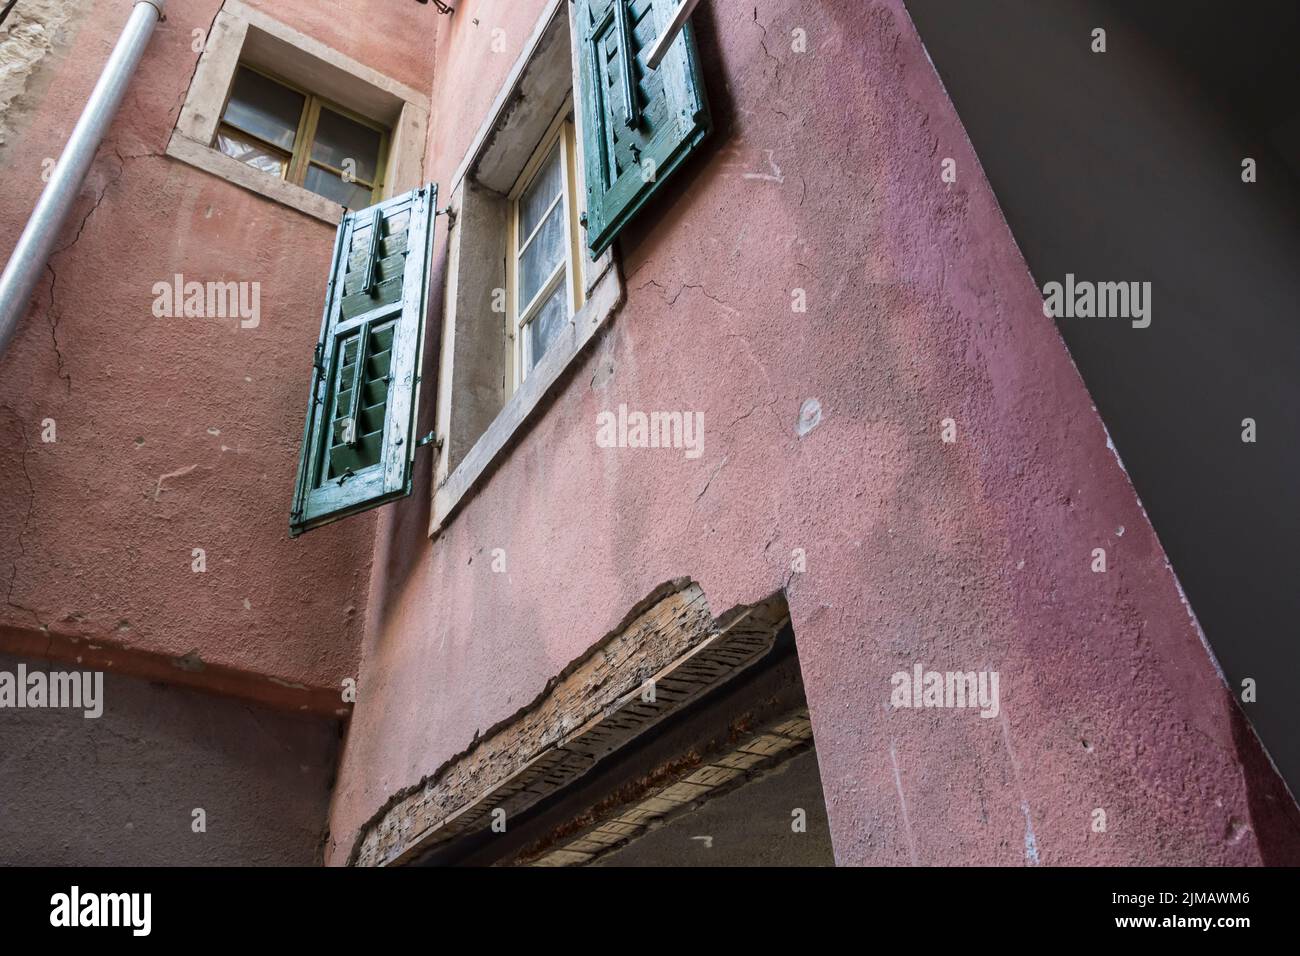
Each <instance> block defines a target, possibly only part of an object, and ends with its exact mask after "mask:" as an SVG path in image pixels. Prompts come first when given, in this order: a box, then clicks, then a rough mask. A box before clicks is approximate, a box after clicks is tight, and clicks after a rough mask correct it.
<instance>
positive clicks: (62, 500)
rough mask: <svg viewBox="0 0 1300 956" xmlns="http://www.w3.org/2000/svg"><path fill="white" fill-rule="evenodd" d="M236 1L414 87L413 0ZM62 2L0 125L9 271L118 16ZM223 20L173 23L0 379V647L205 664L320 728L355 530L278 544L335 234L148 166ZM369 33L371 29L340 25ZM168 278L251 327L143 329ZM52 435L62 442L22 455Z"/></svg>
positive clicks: (186, 10)
mask: <svg viewBox="0 0 1300 956" xmlns="http://www.w3.org/2000/svg"><path fill="white" fill-rule="evenodd" d="M252 5H253V6H255V7H261V8H265V9H267V10H268V12H272V13H273V14H274V16H275V17H276V18H277V19H279V20H281V21H283V22H285V23H287V24H289V25H290V26H293V27H295V28H297V29H300V30H302V31H303V32H307V33H310V34H312V35H313V36H316V37H318V38H319V39H320V40H322V41H323V42H325V43H328V44H329V45H330V46H332V47H334V48H336V49H338V50H339V51H340V52H342V53H344V54H346V55H348V56H351V57H353V58H355V59H358V60H360V61H362V62H364V63H367V64H368V65H371V66H373V67H374V68H375V69H379V70H382V71H384V72H387V73H390V74H392V75H393V76H394V77H395V78H396V79H399V80H402V81H404V82H408V83H410V84H413V85H416V86H420V87H425V86H427V85H428V82H429V76H430V70H431V66H432V49H431V47H430V45H429V43H428V42H427V39H428V38H427V36H422V35H421V31H422V30H427V29H428V28H429V24H430V18H429V17H427V16H423V15H422V13H423V11H422V10H420V9H418V5H417V4H413V3H412V4H405V3H402V4H374V3H359V4H352V5H351V6H352V7H354V8H355V9H353V10H350V11H349V10H346V9H343V8H337V9H334V10H333V11H332V12H330V11H326V10H324V9H323V8H322V7H321V5H320V4H317V3H313V2H309V0H293V2H285V0H279V2H276V3H269V2H267V0H257V2H256V3H253V4H252ZM69 6H70V7H72V8H74V10H75V13H74V16H73V18H72V19H71V20H70V21H69V22H68V23H67V24H66V25H65V27H64V30H63V42H62V43H60V44H59V45H57V46H56V48H55V50H54V51H53V52H52V53H51V54H50V56H49V58H47V60H48V61H47V62H43V63H42V64H41V65H40V67H39V71H40V72H39V73H38V75H37V80H39V82H35V83H32V84H29V87H28V91H27V93H25V94H24V98H23V99H21V100H19V101H18V104H17V105H16V106H15V107H13V108H11V111H10V115H9V117H8V120H7V121H8V125H9V126H10V127H16V128H17V130H18V132H17V133H16V134H11V135H10V136H9V137H8V141H7V142H6V143H5V145H4V149H3V154H2V156H3V159H2V161H3V163H4V168H5V169H6V170H7V171H8V176H7V177H6V179H7V181H8V183H9V188H7V189H6V190H5V191H4V195H3V196H0V218H2V219H3V222H5V223H6V229H5V230H4V233H5V236H6V237H7V238H6V246H5V254H6V255H7V254H8V248H9V245H10V244H12V242H13V241H14V240H15V239H16V238H17V235H18V232H19V231H20V230H21V227H22V224H23V222H24V221H25V219H26V217H27V215H28V213H29V212H30V211H31V208H32V206H33V204H34V203H35V200H36V197H37V195H38V194H39V193H40V190H41V187H42V185H43V183H42V178H41V177H42V173H43V172H44V171H45V169H46V167H45V166H44V165H43V161H44V160H45V158H46V157H56V156H58V154H59V151H60V149H61V148H62V145H63V143H64V141H65V140H66V138H67V135H68V133H69V131H70V130H71V127H72V124H73V122H74V121H75V120H76V117H77V114H78V113H79V112H80V109H81V105H82V104H83V103H84V102H85V99H86V97H87V95H88V94H89V92H90V89H91V87H92V86H93V85H94V82H95V79H96V77H97V75H98V71H99V68H100V66H101V65H102V63H103V61H104V59H105V57H106V56H107V54H108V51H109V50H110V49H111V47H112V44H113V42H114V41H115V40H116V38H117V34H118V32H119V31H120V30H121V27H122V23H123V22H124V21H125V18H126V15H127V13H128V12H129V10H130V8H131V3H129V2H126V0H112V2H84V3H77V2H70V4H69ZM220 7H221V4H220V2H219V0H172V2H170V3H169V4H168V5H167V19H166V21H165V22H163V23H162V24H160V26H159V27H158V29H157V31H156V32H155V35H154V37H153V39H152V40H151V42H150V46H149V49H148V51H147V53H146V55H145V58H144V61H143V62H142V64H141V66H140V70H139V72H138V74H137V76H136V78H135V80H134V81H133V82H132V84H131V87H130V89H129V91H128V93H127V97H126V100H125V102H124V103H123V105H122V109H121V111H120V113H119V115H118V118H117V120H116V121H115V122H114V124H113V127H112V129H111V130H110V132H109V135H108V138H107V140H106V142H105V143H104V145H103V147H102V148H101V149H100V152H99V155H98V157H97V159H96V161H95V165H94V167H93V169H92V171H91V173H90V176H89V177H88V179H87V182H86V183H85V186H84V188H83V190H82V195H81V198H80V200H79V202H78V206H77V208H76V210H75V212H74V216H73V220H74V221H73V222H72V223H71V224H70V225H69V228H68V229H67V230H66V236H65V237H64V238H63V239H62V240H61V241H60V243H59V246H58V252H57V253H56V254H55V255H54V257H53V258H52V260H51V262H50V268H49V270H48V271H49V277H48V279H47V280H46V281H45V282H44V283H43V284H42V286H41V288H40V289H39V290H38V292H37V294H36V296H35V297H34V306H33V310H32V313H31V314H30V315H29V317H28V320H27V322H26V323H25V324H24V326H23V327H22V328H21V329H20V331H19V333H18V337H17V338H16V340H15V341H14V343H13V345H12V347H11V348H10V350H9V352H8V353H7V354H6V355H5V356H4V358H3V364H2V365H0V390H2V391H3V397H2V398H0V407H3V408H4V409H5V413H4V424H3V428H4V430H5V435H6V443H7V447H8V448H10V449H11V450H12V451H13V453H12V454H8V455H5V456H4V459H3V463H2V464H0V468H3V480H4V484H5V487H6V488H9V489H11V492H10V494H9V495H7V496H6V499H5V506H4V508H3V510H2V511H0V541H2V542H3V544H2V545H0V548H3V556H2V557H0V567H3V568H4V570H5V573H4V580H5V583H6V586H7V587H8V601H7V606H6V608H5V609H4V612H3V626H4V629H5V631H6V634H7V637H6V646H7V647H10V648H11V649H14V650H21V651H24V652H27V653H36V654H45V653H47V652H48V653H51V654H56V655H59V656H61V657H65V658H66V657H70V656H81V657H86V656H87V655H90V656H91V657H92V659H93V655H94V654H95V653H96V652H95V651H93V650H90V649H89V645H92V644H93V645H95V646H96V647H100V648H104V649H106V650H105V651H104V655H103V657H102V660H103V663H104V664H105V666H109V667H112V668H123V669H126V670H128V671H136V672H143V673H146V674H148V675H150V676H164V677H167V678H169V679H170V678H184V677H185V675H186V674H187V673H191V674H192V673H194V671H193V669H194V668H196V667H199V666H203V667H206V668H210V669H211V670H212V671H214V672H216V673H220V674H221V675H222V676H221V677H220V678H219V679H220V680H221V681H222V684H221V686H222V687H228V688H230V689H237V690H238V692H240V693H242V694H246V695H249V696H253V697H256V698H262V699H274V700H280V701H283V702H284V703H286V704H289V705H290V706H294V707H297V706H300V705H302V704H307V705H308V706H310V707H311V709H314V710H321V711H325V712H329V711H330V710H332V709H333V708H334V706H335V705H336V704H337V703H338V698H339V691H338V688H339V686H340V681H341V680H342V679H344V678H345V677H348V676H351V675H353V674H355V672H356V664H357V648H358V644H359V639H360V632H361V622H362V620H363V615H364V609H365V600H366V580H367V575H368V570H369V568H368V561H369V557H368V551H369V540H370V528H369V527H368V525H369V523H370V519H369V518H368V517H362V518H360V519H358V520H354V521H352V522H349V523H348V524H346V525H339V526H336V527H334V528H330V529H328V530H325V531H322V532H321V533H320V534H319V535H314V536H312V537H311V538H308V539H305V540H303V541H295V542H291V541H290V540H289V538H288V535H287V534H286V533H285V514H286V508H287V501H288V498H287V497H286V494H287V491H286V489H289V488H291V487H292V483H293V472H294V467H295V464H296V456H297V445H298V442H299V440H300V438H301V435H302V415H303V408H302V406H303V401H304V396H305V394H306V384H305V379H304V372H303V369H304V368H307V369H310V362H311V358H310V355H311V348H312V345H313V343H314V342H315V338H316V332H317V328H318V326H319V321H320V307H321V301H322V299H323V295H324V279H323V277H324V276H325V273H326V272H327V270H328V268H329V257H330V248H331V244H332V241H333V229H332V228H331V227H330V226H329V225H328V224H326V223H322V222H319V221H317V220H314V219H311V218H309V217H307V216H304V215H302V214H301V213H298V212H295V211H294V210H291V209H287V208H285V207H282V206H280V205H278V204H276V203H272V202H268V201H266V200H265V199H263V198H262V197H260V196H257V195H254V194H252V193H249V192H246V191H244V190H242V189H240V188H238V187H237V186H235V185H233V184H231V183H228V182H226V181H224V180H221V179H218V178H216V177H214V176H211V175H209V174H207V173H204V172H201V171H200V170H197V169H194V168H193V167H190V166H188V165H185V164H183V163H178V162H176V161H175V160H174V159H171V158H169V157H167V156H165V155H163V151H164V149H165V147H166V144H167V140H168V137H169V136H170V135H171V131H172V127H173V126H174V125H175V122H176V118H177V115H178V113H179V111H180V109H181V105H182V103H183V101H184V99H185V96H186V92H187V90H188V88H189V84H190V79H191V77H192V76H193V74H194V67H195V62H196V60H197V59H198V52H197V51H196V50H195V49H193V45H194V43H195V37H194V31H198V32H199V34H200V36H202V35H203V34H205V33H206V32H207V30H208V28H209V26H210V25H211V23H212V21H213V18H214V17H215V16H216V13H217V11H218V10H219V9H220ZM19 13H21V11H19ZM16 15H17V14H16ZM361 16H364V17H365V18H366V20H367V22H368V24H369V26H368V28H367V29H364V30H361V29H355V28H352V27H351V26H350V24H353V23H354V22H355V19H356V18H357V17H361ZM176 273H180V274H182V275H184V276H185V277H186V278H187V279H197V280H199V281H209V280H232V281H248V282H252V281H257V282H260V283H261V311H262V315H261V321H260V324H259V325H258V326H257V327H256V328H248V329H241V328H238V327H237V324H236V323H235V322H233V321H221V320H214V319H195V318H184V317H178V318H155V317H154V315H153V313H152V311H151V308H152V305H153V301H154V292H153V285H154V283H155V282H159V281H165V282H170V281H171V280H172V276H173V275H175V274H176ZM47 418H49V419H53V420H54V422H55V426H56V435H57V441H56V442H54V443H43V442H42V441H41V439H40V433H41V430H42V422H43V420H45V419H47ZM195 548H202V549H204V551H205V553H206V562H207V568H208V570H207V571H206V572H204V573H202V574H199V573H194V572H192V571H191V564H192V561H193V558H192V553H193V549H195ZM304 582H310V586H304ZM108 649H112V650H111V652H110V651H109V650H108ZM182 658H185V659H186V660H185V661H184V662H183V663H184V667H185V668H189V670H188V671H187V670H183V669H181V668H180V667H179V666H178V665H177V662H179V661H181V659H182ZM110 661H111V662H112V663H111V664H110V663H109V662H110ZM199 661H201V663H199ZM209 679H210V678H202V680H203V682H206V681H207V680H209Z"/></svg>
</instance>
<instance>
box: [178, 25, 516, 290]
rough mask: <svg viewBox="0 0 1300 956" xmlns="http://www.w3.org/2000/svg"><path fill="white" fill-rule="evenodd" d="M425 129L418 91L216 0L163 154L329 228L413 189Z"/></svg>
mask: <svg viewBox="0 0 1300 956" xmlns="http://www.w3.org/2000/svg"><path fill="white" fill-rule="evenodd" d="M263 5H265V4H263ZM353 42H358V41H356V40H355V38H353V39H351V40H349V41H348V43H349V45H351V44H352V43H353ZM428 125H429V98H428V96H427V95H425V94H424V93H422V92H420V91H419V90H415V89H412V88H411V87H409V86H406V85H405V84H403V83H400V82H398V81H397V80H394V79H393V78H392V77H389V76H385V75H384V74H382V73H380V72H379V71H378V70H375V69H373V68H371V67H369V66H367V65H365V64H364V63H360V62H358V61H356V60H353V59H352V58H350V57H348V56H347V55H345V54H344V53H343V52H342V51H340V50H337V49H334V48H332V47H329V46H327V45H326V44H324V43H322V42H321V41H319V40H317V39H315V38H313V37H310V36H307V35H306V34H303V33H301V32H299V31H298V30H295V29H293V28H292V27H289V26H287V25H285V24H283V23H281V22H279V21H278V20H276V19H274V18H273V17H271V16H269V15H268V14H267V13H265V12H263V11H262V10H258V9H255V8H253V7H251V6H249V5H248V4H246V3H243V2H242V0H222V3H221V9H220V10H219V11H218V12H217V16H216V19H215V20H213V22H212V27H211V29H209V30H208V36H207V40H206V42H205V43H204V45H203V52H202V54H201V55H200V56H199V62H198V65H197V67H196V68H195V70H194V76H193V78H192V79H191V80H190V85H189V89H188V90H187V91H186V95H185V103H184V105H183V106H182V107H181V111H180V114H179V115H178V116H177V118H176V126H175V128H174V129H173V130H172V134H171V138H170V139H169V140H168V142H167V155H168V156H170V157H171V158H173V159H176V160H179V161H180V162H183V163H188V164H189V165H191V166H194V167H195V168H197V169H201V170H203V171H204V172H206V173H209V174H211V175H213V176H216V177H218V178H219V179H224V180H225V181H226V182H228V183H231V184H232V185H235V186H238V187H240V188H241V189H246V190H248V191H249V192H252V193H256V194H257V195H259V196H262V197H263V198H265V199H269V200H271V201H272V202H275V203H278V204H280V205H282V206H287V207H289V208H290V209H296V210H298V211H299V212H301V213H304V214H305V215H308V216H311V217H313V218H315V219H319V220H321V221H322V222H327V223H330V224H331V225H334V226H337V225H338V223H339V221H340V220H341V219H342V217H343V214H344V212H345V211H346V209H348V208H352V209H357V208H361V207H365V206H368V205H370V204H371V203H374V202H379V201H381V200H383V199H384V197H386V196H396V195H400V194H401V193H404V192H407V191H409V190H411V189H415V188H417V187H418V186H419V185H420V184H421V183H422V182H424V147H425V143H426V142H427V139H428V136H427V133H428ZM345 173H348V174H350V178H352V179H354V181H353V182H346V181H345V175H344V174H345ZM502 285H503V286H504V283H502Z"/></svg>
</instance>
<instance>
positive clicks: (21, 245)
mask: <svg viewBox="0 0 1300 956" xmlns="http://www.w3.org/2000/svg"><path fill="white" fill-rule="evenodd" d="M165 2H166V0H139V2H138V3H136V5H135V6H134V7H133V8H132V9H131V16H130V17H129V18H128V19H127V21H126V26H124V27H123V28H122V34H121V36H119V37H118V38H117V45H116V46H114V47H113V52H112V53H111V54H110V55H109V57H108V62H107V63H105V64H104V70H103V72H102V73H100V74H99V80H98V81H97V82H96V83H95V88H94V89H93V90H92V91H91V93H90V98H89V99H88V100H86V106H85V109H83V110H82V111H81V118H80V119H78V120H77V125H76V126H74V127H73V128H72V135H71V136H69V137H68V143H67V145H66V146H64V147H63V153H62V155H60V156H59V161H58V163H56V164H55V166H54V171H53V173H51V175H50V181H49V182H48V183H46V184H45V189H44V191H43V192H42V193H41V198H40V199H38V200H37V201H36V208H35V209H33V210H32V214H31V217H30V218H29V219H28V220H27V226H26V228H24V229H23V234H22V235H21V236H20V237H19V238H18V244H17V245H16V246H14V251H13V253H12V254H11V255H10V256H9V264H8V265H6V266H5V271H4V274H3V275H0V355H3V354H4V351H5V349H7V348H8V347H9V341H10V340H11V339H12V338H13V336H14V332H15V331H17V329H18V323H19V322H21V321H22V318H23V316H24V315H26V314H27V306H28V303H29V300H30V299H31V295H32V290H34V289H35V288H36V284H37V283H38V282H39V281H40V278H41V273H42V272H43V271H44V269H45V263H46V262H47V261H48V260H49V258H50V253H51V252H52V251H53V249H54V243H55V240H57V239H58V237H59V232H60V230H61V228H62V226H63V222H64V220H65V219H67V217H68V213H69V212H70V211H71V209H72V205H73V203H74V202H75V201H76V199H77V193H78V192H79V191H80V189H81V183H82V181H83V180H84V179H85V178H86V171H87V170H89V169H90V164H91V162H92V161H93V160H94V158H95V151H96V150H97V149H98V148H99V143H100V141H101V140H102V139H103V138H104V133H105V131H107V129H108V126H109V124H110V123H111V122H112V121H113V116H114V115H115V114H116V113H117V108H118V106H119V105H120V104H121V102H122V96H123V94H125V93H126V87H127V84H128V83H130V81H131V76H132V74H134V73H135V68H136V65H137V64H138V63H139V62H140V57H141V56H142V55H143V54H144V48H145V46H146V45H147V44H148V42H149V37H150V36H152V34H153V28H154V26H155V25H157V23H158V21H159V20H160V19H162V15H163V6H164V4H165Z"/></svg>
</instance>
